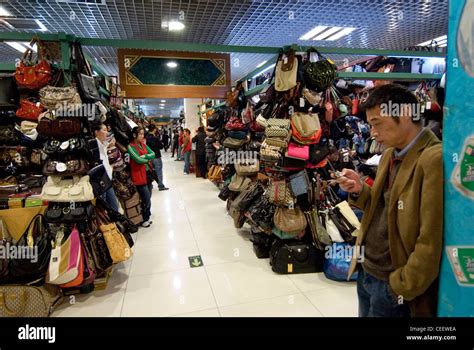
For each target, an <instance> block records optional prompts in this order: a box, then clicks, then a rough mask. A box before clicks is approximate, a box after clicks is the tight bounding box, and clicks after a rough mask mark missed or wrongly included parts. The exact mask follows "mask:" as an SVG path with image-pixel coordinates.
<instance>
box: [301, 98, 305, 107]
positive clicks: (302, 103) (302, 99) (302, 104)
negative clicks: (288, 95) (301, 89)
mask: <svg viewBox="0 0 474 350" xmlns="http://www.w3.org/2000/svg"><path fill="white" fill-rule="evenodd" d="M300 107H304V98H303V97H300Z"/></svg>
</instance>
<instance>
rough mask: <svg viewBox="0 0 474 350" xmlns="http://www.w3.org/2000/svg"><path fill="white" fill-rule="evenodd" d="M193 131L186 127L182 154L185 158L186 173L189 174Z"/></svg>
mask: <svg viewBox="0 0 474 350" xmlns="http://www.w3.org/2000/svg"><path fill="white" fill-rule="evenodd" d="M191 143H192V142H191V131H190V130H189V129H184V136H183V146H182V150H181V156H182V157H183V158H184V175H189V168H190V161H191V148H192V145H191Z"/></svg>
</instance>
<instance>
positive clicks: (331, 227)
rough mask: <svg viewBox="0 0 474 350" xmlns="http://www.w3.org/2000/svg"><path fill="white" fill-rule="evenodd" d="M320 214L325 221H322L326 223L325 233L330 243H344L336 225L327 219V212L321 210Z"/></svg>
mask: <svg viewBox="0 0 474 350" xmlns="http://www.w3.org/2000/svg"><path fill="white" fill-rule="evenodd" d="M320 212H321V213H322V214H323V215H324V216H325V219H326V220H324V221H325V222H326V231H327V233H328V235H329V237H331V241H333V242H337V243H343V242H345V241H344V239H343V238H342V236H341V234H340V232H339V229H338V228H337V226H336V224H335V223H334V222H333V221H332V220H331V218H330V217H329V215H328V211H327V210H321V211H320Z"/></svg>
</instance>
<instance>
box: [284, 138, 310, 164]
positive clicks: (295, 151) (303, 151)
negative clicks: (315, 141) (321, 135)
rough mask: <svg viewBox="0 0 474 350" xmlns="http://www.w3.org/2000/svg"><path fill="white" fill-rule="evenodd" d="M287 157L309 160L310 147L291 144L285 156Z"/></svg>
mask: <svg viewBox="0 0 474 350" xmlns="http://www.w3.org/2000/svg"><path fill="white" fill-rule="evenodd" d="M285 156H286V157H289V158H296V159H303V160H308V159H309V146H308V145H305V146H300V145H297V144H295V143H291V142H290V144H289V145H288V152H287V154H285Z"/></svg>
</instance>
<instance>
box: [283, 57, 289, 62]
mask: <svg viewBox="0 0 474 350" xmlns="http://www.w3.org/2000/svg"><path fill="white" fill-rule="evenodd" d="M283 63H284V64H288V57H286V56H285V57H283Z"/></svg>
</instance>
